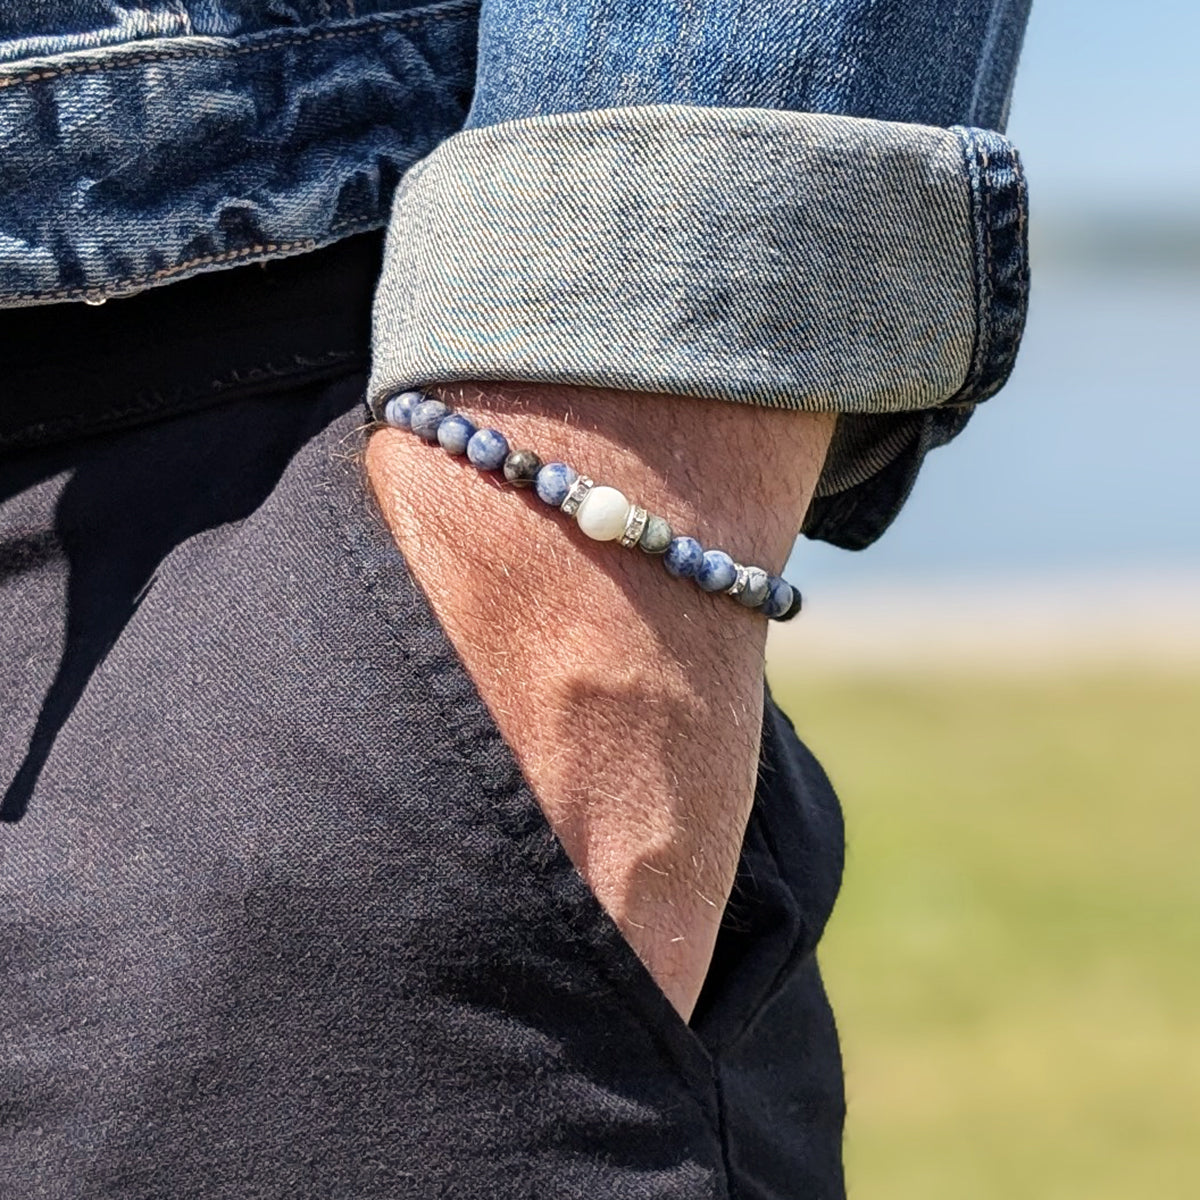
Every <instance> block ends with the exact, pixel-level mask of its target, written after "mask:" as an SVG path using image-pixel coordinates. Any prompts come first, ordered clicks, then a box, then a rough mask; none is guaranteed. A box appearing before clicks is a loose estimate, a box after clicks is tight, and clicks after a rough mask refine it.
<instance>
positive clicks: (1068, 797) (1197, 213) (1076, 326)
mask: <svg viewBox="0 0 1200 1200" xmlns="http://www.w3.org/2000/svg"><path fill="white" fill-rule="evenodd" d="M1198 45H1200V4H1196V3H1195V0H1155V2H1148V3H1144V4H1138V5H1131V4H1118V3H1116V2H1115V0H1040V3H1039V2H1038V0H1035V2H1034V9H1033V16H1032V19H1031V22H1030V26H1029V32H1028V36H1027V38H1026V43H1025V52H1024V55H1023V58H1022V64H1021V69H1020V71H1019V73H1018V76H1017V85H1016V92H1015V97H1014V103H1013V110H1012V119H1011V122H1010V125H1009V133H1010V135H1011V136H1012V138H1013V139H1014V141H1015V142H1016V144H1017V145H1018V146H1019V147H1020V148H1021V150H1022V152H1023V155H1024V158H1025V163H1026V167H1027V169H1028V174H1029V179H1030V195H1031V205H1032V224H1031V244H1032V261H1033V279H1034V283H1033V292H1032V300H1031V310H1030V320H1029V325H1028V329H1027V332H1026V336H1025V342H1024V346H1023V349H1022V353H1021V357H1020V359H1019V360H1018V364H1017V368H1016V371H1015V373H1014V375H1013V378H1012V381H1011V383H1010V384H1009V386H1008V387H1007V388H1006V389H1005V390H1004V391H1003V392H1001V393H1000V395H999V396H997V397H996V398H995V399H993V400H992V401H989V402H988V404H986V405H985V406H983V408H981V409H980V410H979V412H978V413H977V414H976V416H975V418H974V420H973V421H972V423H971V425H970V426H969V427H968V428H967V430H966V432H965V433H964V434H963V435H962V436H961V437H960V438H959V439H958V440H957V442H955V443H954V444H953V445H952V446H951V447H949V448H948V449H945V450H941V451H937V452H935V453H934V454H933V455H932V456H931V457H930V459H929V460H928V462H927V465H926V468H925V471H924V473H923V476H922V478H921V480H920V482H919V483H918V485H917V489H916V492H915V494H914V496H913V498H912V500H911V501H910V503H909V505H908V507H907V508H906V509H905V511H904V512H903V514H902V515H901V516H900V518H899V520H898V521H897V523H896V525H895V526H894V527H893V528H892V529H891V530H890V531H889V532H888V534H887V535H886V536H885V537H884V539H883V540H882V541H881V542H880V543H879V544H878V545H877V546H875V547H872V548H871V549H870V550H868V551H867V552H865V553H864V554H861V555H852V554H847V553H845V552H841V551H836V550H832V549H829V548H827V547H823V546H819V545H809V544H807V543H801V544H800V545H799V546H798V548H797V551H796V554H795V556H794V559H793V562H792V564H791V571H792V575H793V577H794V578H797V579H800V580H801V581H803V582H805V583H806V584H807V593H808V596H809V598H810V601H811V603H810V606H809V609H808V611H807V613H806V616H805V619H804V620H802V621H798V622H795V623H794V624H793V625H791V626H784V627H782V628H780V629H779V630H777V631H776V632H775V633H774V634H773V635H772V638H773V640H772V643H771V646H770V649H769V668H768V673H769V675H770V678H771V681H772V685H773V687H774V689H775V691H776V694H777V696H778V697H779V699H780V700H781V702H782V703H783V705H784V707H785V708H786V710H787V711H788V712H789V713H790V714H791V715H792V717H793V719H794V720H795V722H796V725H797V728H798V729H799V731H800V733H801V735H802V736H803V737H804V738H805V739H806V740H807V741H808V743H809V744H810V745H811V746H812V748H813V749H814V750H815V751H816V753H817V754H818V756H819V757H820V758H821V760H822V761H823V763H824V764H825V766H826V768H827V769H828V770H829V772H830V774H831V776H832V777H833V780H834V783H835V785H836V786H837V787H838V789H839V791H840V793H841V796H842V801H843V804H844V806H845V810H846V818H847V829H848V840H849V850H848V861H847V873H846V883H845V889H844V891H843V894H842V898H841V900H840V902H839V907H838V909H837V911H836V913H835V916H834V920H833V922H832V924H831V927H830V930H829V933H828V935H827V937H826V942H825V950H824V954H823V958H822V962H823V966H824V969H825V972H826V978H827V983H828V986H829V990H830V993H831V996H832V999H833V1003H834V1008H835V1011H836V1012H837V1014H838V1018H839V1024H840V1027H841V1031H842V1038H843V1051H844V1054H845V1058H846V1071H847V1089H848V1099H849V1117H848V1126H847V1143H846V1155H847V1170H848V1173H849V1182H850V1188H851V1196H852V1197H853V1196H858V1197H862V1198H863V1200H909V1198H915V1197H921V1198H922V1200H942V1198H946V1200H949V1198H951V1197H953V1198H954V1200H963V1198H970V1200H992V1198H993V1197H994V1198H997V1200H998V1198H1000V1197H1004V1198H1005V1200H1012V1198H1013V1197H1020V1198H1021V1200H1117V1198H1118V1197H1119V1198H1120V1200H1131V1198H1139V1200H1140V1198H1141V1197H1151V1196H1153V1197H1156V1198H1157V1200H1184V1198H1185V1197H1186V1198H1188V1200H1192V1198H1193V1197H1195V1196H1198V1195H1200V483H1198V475H1200V367H1198V366H1197V358H1198V354H1200V202H1198V197H1200V135H1198V133H1197V130H1198V128H1200V121H1198V118H1200V70H1198V69H1197V67H1196V63H1195V55H1196V47H1197V46H1198Z"/></svg>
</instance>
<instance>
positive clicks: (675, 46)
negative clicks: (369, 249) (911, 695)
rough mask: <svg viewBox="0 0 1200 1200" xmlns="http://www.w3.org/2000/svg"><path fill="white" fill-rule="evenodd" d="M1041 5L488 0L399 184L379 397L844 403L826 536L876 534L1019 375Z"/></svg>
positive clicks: (806, 406) (821, 407) (380, 325)
mask: <svg viewBox="0 0 1200 1200" xmlns="http://www.w3.org/2000/svg"><path fill="white" fill-rule="evenodd" d="M1028 7H1029V0H770V2H767V0H534V2H529V0H484V3H483V6H482V10H481V24H480V43H479V50H480V58H479V67H478V75H477V82H476V91H475V96H474V101H473V106H472V109H471V113H470V117H469V119H468V122H467V127H466V129H464V130H463V131H462V132H461V133H459V134H457V135H455V136H454V137H451V138H450V139H448V140H447V141H446V142H444V143H443V144H442V145H441V146H440V147H439V148H438V149H437V150H436V151H435V152H434V153H433V154H431V155H430V156H429V157H428V158H426V159H425V160H424V161H423V162H421V163H420V164H418V166H417V167H415V168H414V169H413V170H411V171H410V172H409V174H408V175H407V176H406V177H405V179H404V180H403V182H402V184H401V187H400V190H399V193H398V197H397V201H396V205H395V208H394V210H393V216H392V222H391V228H390V231H389V238H388V251H387V258H386V262H385V266H384V273H383V277H382V279H381V283H380V287H379V291H378V294H377V300H376V335H375V336H376V349H375V368H374V374H373V379H372V397H373V400H374V401H375V402H376V403H377V402H378V400H379V399H380V398H381V397H382V396H384V395H386V394H387V393H388V392H390V391H391V390H392V389H394V388H395V387H397V386H399V385H402V384H413V383H436V382H449V381H453V380H464V379H475V380H487V381H510V382H554V383H572V384H579V385H591V386H602V387H609V388H618V389H627V390H630V391H636V392H639V393H649V394H655V393H658V394H663V395H671V394H684V395H691V396H701V397H709V398H712V399H715V400H726V401H735V402H745V403H754V404H763V405H769V406H773V407H780V408H790V409H797V410H808V411H833V412H836V413H837V414H838V424H837V429H836V433H835V435H834V441H833V445H832V446H831V450H830V454H829V459H828V461H827V464H826V467H825V470H824V472H823V475H822V478H821V480H820V484H819V487H818V491H817V497H816V500H815V501H814V504H813V506H812V509H811V511H810V513H809V516H808V518H807V520H806V524H805V529H804V532H805V533H807V534H808V535H809V536H811V537H816V538H821V539H823V540H826V541H830V542H832V543H834V544H836V545H841V546H846V547H850V548H861V547H863V546H866V545H868V544H869V543H870V542H872V541H874V540H875V538H877V537H878V536H879V535H880V533H882V532H883V530H884V529H885V528H886V527H887V525H888V524H889V523H890V522H891V520H892V519H893V517H894V516H895V514H896V512H897V511H898V510H899V508H900V506H901V505H902V504H903V502H904V499H905V497H906V496H907V494H908V492H909V490H910V488H911V487H912V484H913V481H914V480H915V478H916V475H917V472H918V470H919V468H920V465H921V462H922V460H923V458H924V456H925V454H926V453H927V452H928V450H930V449H931V448H933V447H935V446H938V445H941V444H942V443H944V442H946V441H948V440H949V439H950V438H952V437H953V436H954V435H955V434H957V433H958V432H959V431H960V430H961V429H962V427H963V426H964V425H965V424H966V421H967V420H968V418H969V417H970V415H971V413H972V412H973V410H974V408H975V406H976V405H977V404H978V403H979V402H980V401H982V400H984V399H986V398H987V397H989V396H991V395H992V394H993V393H995V392H996V391H997V390H998V389H999V388H1000V386H1001V385H1002V384H1003V383H1004V381H1005V379H1006V378H1007V376H1008V374H1009V371H1010V369H1011V366H1012V362H1013V359H1014V357H1015V354H1016V350H1017V346H1018V343H1019V340H1020V335H1021V330H1022V327H1023V324H1024V315H1025V308H1026V296H1027V290H1028V287H1027V283H1028V269H1027V257H1026V246H1025V223H1026V222H1025V212H1026V205H1025V189H1024V181H1023V178H1022V174H1021V168H1020V163H1019V160H1018V158H1017V155H1016V152H1015V151H1014V149H1013V148H1012V146H1011V145H1010V144H1009V143H1008V142H1007V140H1006V139H1005V138H1004V137H1002V136H1001V134H1000V132H998V131H1000V130H1002V129H1003V127H1004V124H1005V120H1006V116H1007V112H1008V104H1009V95H1010V91H1011V86H1012V80H1013V75H1014V72H1015V69H1016V62H1017V56H1018V53H1019V49H1020V42H1021V38H1022V35H1023V32H1024V27H1025V21H1026V18H1027V14H1028Z"/></svg>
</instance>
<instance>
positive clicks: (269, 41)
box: [0, 0, 474, 90]
mask: <svg viewBox="0 0 1200 1200" xmlns="http://www.w3.org/2000/svg"><path fill="white" fill-rule="evenodd" d="M473 7H474V4H473V3H472V0H461V2H460V3H454V0H449V2H448V3H446V4H442V5H439V6H438V7H437V8H430V9H428V10H424V11H423V13H422V15H420V16H414V15H412V14H411V13H409V14H405V15H404V16H402V17H401V16H397V15H395V14H394V13H380V14H377V15H376V16H374V17H369V18H366V19H365V21H366V23H364V24H363V25H360V26H358V27H356V28H354V29H327V30H325V31H323V32H320V33H312V32H304V31H301V32H289V33H286V34H278V35H276V36H274V37H266V38H261V39H260V40H258V41H255V42H253V43H252V44H242V45H232V46H197V47H186V48H184V47H177V48H176V49H174V50H165V49H164V50H155V51H147V52H146V53H134V54H130V55H128V57H122V58H106V59H104V60H102V61H99V62H90V63H81V64H80V65H79V66H77V67H59V68H56V69H53V70H37V69H34V70H32V71H26V72H23V73H21V74H16V75H10V76H7V77H0V90H3V89H5V88H11V87H17V86H19V85H20V84H23V83H42V82H45V81H46V80H49V79H61V78H64V77H66V76H71V75H94V74H96V73H97V72H98V71H113V70H123V69H124V68H126V67H140V66H145V65H147V64H149V63H163V62H190V61H194V60H201V59H206V58H236V57H238V56H240V55H243V54H257V53H258V52H259V51H260V50H274V49H277V48H278V47H280V46H297V45H300V46H302V45H306V44H309V43H312V42H327V41H332V40H334V39H338V38H356V37H366V36H367V35H369V34H373V33H378V32H380V31H381V30H387V29H415V28H418V27H420V26H421V25H424V24H425V23H426V22H427V21H444V20H447V19H449V18H451V17H457V16H459V15H461V13H462V11H463V10H467V9H471V8H473Z"/></svg>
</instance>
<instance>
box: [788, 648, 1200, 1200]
mask: <svg viewBox="0 0 1200 1200" xmlns="http://www.w3.org/2000/svg"><path fill="white" fill-rule="evenodd" d="M768 673H769V675H770V677H771V681H772V686H773V688H774V691H775V695H776V698H777V699H778V700H779V701H780V703H781V704H782V705H783V707H784V708H785V710H786V711H787V712H788V713H789V715H790V716H791V717H792V719H793V720H794V721H795V724H796V727H797V729H798V731H799V732H800V734H801V736H802V737H803V738H804V739H805V740H806V741H807V743H808V744H809V745H810V747H811V748H812V749H813V750H814V751H815V753H816V754H817V756H818V758H820V759H821V761H822V763H823V764H824V765H825V767H826V769H827V770H828V771H829V773H830V775H831V777H832V778H833V781H834V784H835V786H836V787H837V788H838V791H839V793H840V795H841V799H842V803H843V806H844V808H845V811H846V819H847V836H848V857H847V874H846V882H845V886H844V889H843V892H842V896H841V899H840V900H839V904H838V908H837V910H836V911H835V914H834V918H833V921H832V922H831V925H830V927H829V930H828V932H827V934H826V938H825V943H824V950H823V954H822V966H823V969H824V972H825V976H826V982H827V985H828V988H829V992H830V995H831V999H832V1001H833V1005H834V1009H835V1012H836V1013H837V1016H838V1023H839V1027H840V1030H841V1035H842V1040H843V1053H844V1055H845V1059H846V1074H847V1093H848V1102H849V1116H848V1121H847V1138H846V1163H847V1172H848V1176H849V1184H850V1194H851V1197H852V1200H853V1197H856V1196H857V1197H860V1198H861V1200H910V1198H912V1200H916V1198H917V1197H920V1200H942V1198H945V1200H951V1198H953V1200H964V1198H968V1200H993V1198H995V1200H1000V1198H1003V1200H1014V1198H1020V1200H1141V1198H1142V1197H1155V1198H1156V1200H1184V1198H1185V1197H1186V1198H1188V1200H1192V1198H1193V1197H1196V1196H1198V1195H1200V869H1198V867H1200V675H1193V676H1187V675H1176V676H1172V675H1167V674H1162V675H1155V674H1152V673H1150V672H1146V673H1144V674H1138V673H1133V672H1130V673H1121V674H1089V673H1087V672H1085V671H1080V670H1076V671H1073V672H1071V673H1064V674H1062V675H1047V676H1045V677H1040V676H1039V677H1027V678H1017V677H1005V676H1003V675H1001V674H996V675H994V676H991V677H989V676H987V675H976V676H974V677H971V676H968V675H966V674H942V675H938V674H932V673H931V674H928V675H923V676H912V675H903V674H899V673H897V674H893V675H876V676H870V675H846V676H829V675H823V676H819V677H814V678H804V677H803V676H802V674H801V672H800V671H799V670H798V669H797V668H795V667H787V666H783V665H781V664H779V663H774V664H773V665H772V669H770V670H769V672H768Z"/></svg>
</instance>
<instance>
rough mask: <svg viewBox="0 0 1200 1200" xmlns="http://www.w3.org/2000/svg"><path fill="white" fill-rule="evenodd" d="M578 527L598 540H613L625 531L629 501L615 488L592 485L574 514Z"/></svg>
mask: <svg viewBox="0 0 1200 1200" xmlns="http://www.w3.org/2000/svg"><path fill="white" fill-rule="evenodd" d="M575 520H576V522H577V523H578V525H579V528H580V529H582V530H583V532H584V533H586V534H587V535H588V537H590V538H595V540H596V541H598V542H611V541H615V540H616V539H617V538H619V537H620V536H621V534H623V533H624V532H625V523H626V521H628V520H629V501H628V500H626V499H625V497H624V496H622V495H621V493H620V492H618V491H617V489H616V488H610V487H594V488H592V490H591V491H590V492H588V494H587V495H586V496H584V498H583V503H582V504H581V505H580V506H579V511H578V512H576V514H575Z"/></svg>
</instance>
